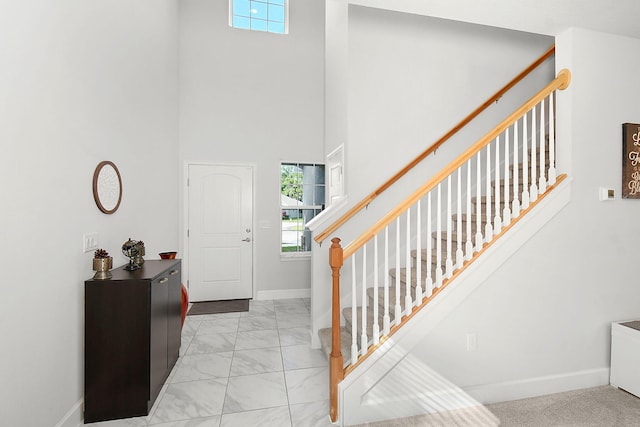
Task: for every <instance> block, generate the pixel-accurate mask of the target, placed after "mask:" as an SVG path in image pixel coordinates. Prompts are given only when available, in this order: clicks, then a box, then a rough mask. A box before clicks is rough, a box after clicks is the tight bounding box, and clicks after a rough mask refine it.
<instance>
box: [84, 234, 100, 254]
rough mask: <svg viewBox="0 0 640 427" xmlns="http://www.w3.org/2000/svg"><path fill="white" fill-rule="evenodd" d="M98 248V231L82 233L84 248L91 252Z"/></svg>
mask: <svg viewBox="0 0 640 427" xmlns="http://www.w3.org/2000/svg"><path fill="white" fill-rule="evenodd" d="M96 249H98V233H86V234H83V235H82V250H83V251H85V252H91V251H95V250H96Z"/></svg>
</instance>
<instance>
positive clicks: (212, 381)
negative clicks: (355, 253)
mask: <svg viewBox="0 0 640 427" xmlns="http://www.w3.org/2000/svg"><path fill="white" fill-rule="evenodd" d="M309 304H310V301H309V299H285V300H273V301H251V302H250V308H249V311H248V312H243V313H225V314H209V315H200V316H187V318H186V321H185V324H184V327H183V329H182V346H181V348H180V358H179V359H178V361H177V363H176V366H175V367H174V369H173V371H172V372H171V374H170V376H169V378H168V379H167V382H166V384H165V385H164V387H163V389H162V391H161V392H160V395H159V396H158V398H157V400H156V402H155V404H154V407H153V408H152V409H151V412H150V413H149V415H148V416H146V417H138V418H127V419H122V420H114V421H104V422H99V423H92V424H87V425H90V426H96V427H98V426H99V427H130V426H157V427H235V426H238V427H252V426H264V427H271V426H273V427H288V426H291V427H299V426H300V427H302V426H304V427H328V426H331V422H330V420H329V415H328V414H329V402H328V390H329V368H328V362H327V359H326V357H325V356H324V354H323V352H322V350H314V349H312V348H311V346H310V339H311V338H310V333H309V330H310V314H309Z"/></svg>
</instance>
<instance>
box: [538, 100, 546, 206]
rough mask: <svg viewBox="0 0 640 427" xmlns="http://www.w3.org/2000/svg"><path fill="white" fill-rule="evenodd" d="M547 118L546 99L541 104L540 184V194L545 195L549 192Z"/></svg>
mask: <svg viewBox="0 0 640 427" xmlns="http://www.w3.org/2000/svg"><path fill="white" fill-rule="evenodd" d="M545 139H546V136H545V116H544V99H543V100H542V101H541V102H540V180H539V181H540V184H538V193H539V194H544V192H545V191H547V178H546V176H547V174H546V173H545V172H546V171H545V168H546V167H547V162H546V161H545V151H546V150H545Z"/></svg>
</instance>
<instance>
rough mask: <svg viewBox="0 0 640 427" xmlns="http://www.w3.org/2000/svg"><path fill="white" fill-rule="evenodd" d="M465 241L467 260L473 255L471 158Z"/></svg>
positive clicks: (469, 162) (468, 167) (468, 172)
mask: <svg viewBox="0 0 640 427" xmlns="http://www.w3.org/2000/svg"><path fill="white" fill-rule="evenodd" d="M466 194H467V210H466V212H467V214H466V215H467V243H466V247H465V249H464V251H465V259H466V260H467V261H469V260H470V259H471V257H473V243H472V242H471V221H472V220H473V218H472V217H473V214H472V213H471V159H469V160H468V161H467V193H466Z"/></svg>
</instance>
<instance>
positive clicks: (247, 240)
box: [242, 237, 251, 242]
mask: <svg viewBox="0 0 640 427" xmlns="http://www.w3.org/2000/svg"><path fill="white" fill-rule="evenodd" d="M242 241H243V242H250V241H251V237H247V238H246V239H242Z"/></svg>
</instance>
